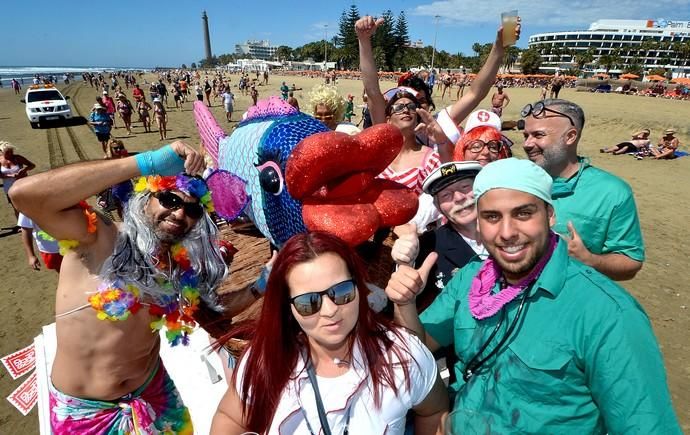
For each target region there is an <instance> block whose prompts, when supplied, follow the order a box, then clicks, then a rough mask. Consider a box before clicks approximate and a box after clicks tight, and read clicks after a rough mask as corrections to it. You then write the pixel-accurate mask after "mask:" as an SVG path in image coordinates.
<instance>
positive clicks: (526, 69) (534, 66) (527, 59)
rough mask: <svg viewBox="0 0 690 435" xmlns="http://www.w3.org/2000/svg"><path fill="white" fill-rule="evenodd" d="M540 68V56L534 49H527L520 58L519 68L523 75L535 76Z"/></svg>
mask: <svg viewBox="0 0 690 435" xmlns="http://www.w3.org/2000/svg"><path fill="white" fill-rule="evenodd" d="M540 66H541V55H540V54H539V50H537V49H536V48H534V47H532V48H528V49H527V50H525V51H523V52H522V56H521V57H520V68H521V69H522V73H523V74H536V73H538V72H539V67H540Z"/></svg>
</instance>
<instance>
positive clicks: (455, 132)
mask: <svg viewBox="0 0 690 435" xmlns="http://www.w3.org/2000/svg"><path fill="white" fill-rule="evenodd" d="M436 122H438V124H439V125H440V126H441V129H442V130H443V132H444V133H445V134H446V136H448V139H449V140H450V141H451V143H452V144H453V145H455V144H456V143H457V142H458V141H459V140H460V130H459V129H458V126H457V125H455V122H453V120H452V119H450V115H449V114H448V108H445V109H443V110H441V111H440V112H439V113H438V117H436Z"/></svg>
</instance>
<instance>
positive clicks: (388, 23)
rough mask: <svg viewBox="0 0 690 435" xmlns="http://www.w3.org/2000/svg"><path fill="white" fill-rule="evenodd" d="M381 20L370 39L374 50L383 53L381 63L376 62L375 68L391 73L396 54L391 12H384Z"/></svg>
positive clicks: (393, 23)
mask: <svg viewBox="0 0 690 435" xmlns="http://www.w3.org/2000/svg"><path fill="white" fill-rule="evenodd" d="M381 18H383V23H381V25H379V26H378V27H377V29H376V33H374V37H373V38H372V46H373V47H374V50H376V48H380V49H381V51H382V53H383V58H382V59H381V61H382V62H379V60H377V62H376V66H377V67H378V68H379V70H384V71H393V61H394V59H395V52H396V46H395V34H394V32H393V28H394V25H395V22H394V19H393V12H391V11H390V9H389V10H387V11H384V12H383V14H381Z"/></svg>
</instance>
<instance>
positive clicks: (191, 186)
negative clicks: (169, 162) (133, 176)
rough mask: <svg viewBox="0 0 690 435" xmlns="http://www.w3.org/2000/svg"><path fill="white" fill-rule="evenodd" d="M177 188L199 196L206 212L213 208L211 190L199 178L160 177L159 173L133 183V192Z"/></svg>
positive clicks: (180, 176)
mask: <svg viewBox="0 0 690 435" xmlns="http://www.w3.org/2000/svg"><path fill="white" fill-rule="evenodd" d="M175 189H177V190H179V191H181V192H184V193H186V194H187V195H190V196H193V197H195V198H199V202H200V203H201V205H203V206H204V208H205V209H206V211H207V212H208V213H211V212H212V211H214V210H215V207H214V206H213V201H212V200H211V192H210V191H209V190H208V186H207V185H206V182H204V180H202V179H201V178H197V177H190V176H189V175H185V174H179V175H175V176H169V177H162V176H160V175H149V176H148V177H139V179H137V180H136V182H135V183H134V192H136V193H141V192H143V191H145V190H148V191H150V192H160V191H164V190H175Z"/></svg>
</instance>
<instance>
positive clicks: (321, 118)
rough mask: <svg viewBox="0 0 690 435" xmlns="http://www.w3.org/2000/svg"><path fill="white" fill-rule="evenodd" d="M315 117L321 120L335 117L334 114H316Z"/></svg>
mask: <svg viewBox="0 0 690 435" xmlns="http://www.w3.org/2000/svg"><path fill="white" fill-rule="evenodd" d="M314 118H316V119H318V120H319V121H330V120H331V119H333V118H334V116H333V115H314Z"/></svg>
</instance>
